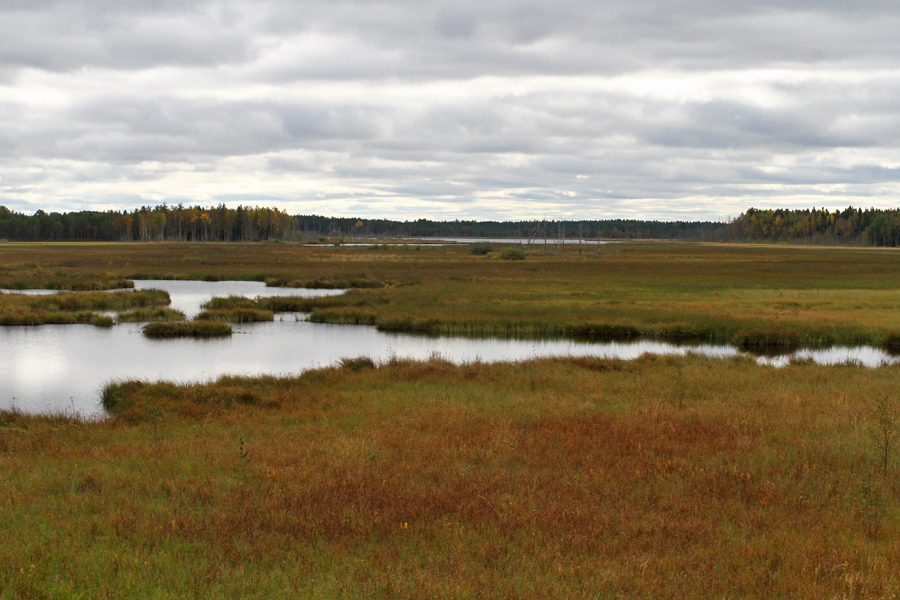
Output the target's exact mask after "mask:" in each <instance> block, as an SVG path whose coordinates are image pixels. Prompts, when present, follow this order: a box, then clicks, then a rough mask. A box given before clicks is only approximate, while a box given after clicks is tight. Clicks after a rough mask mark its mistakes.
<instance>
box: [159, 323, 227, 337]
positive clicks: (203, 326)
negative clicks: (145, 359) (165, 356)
mask: <svg viewBox="0 0 900 600" xmlns="http://www.w3.org/2000/svg"><path fill="white" fill-rule="evenodd" d="M141 331H142V333H143V334H144V335H146V336H147V337H150V338H174V337H195V338H207V337H226V336H229V335H231V334H232V333H233V332H232V329H231V325H229V324H228V323H224V322H221V321H188V322H174V323H148V324H147V325H144V327H143V328H142V329H141Z"/></svg>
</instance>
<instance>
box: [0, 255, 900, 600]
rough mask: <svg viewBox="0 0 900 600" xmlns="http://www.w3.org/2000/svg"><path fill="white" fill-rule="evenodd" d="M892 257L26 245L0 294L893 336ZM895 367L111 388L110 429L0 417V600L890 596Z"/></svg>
mask: <svg viewBox="0 0 900 600" xmlns="http://www.w3.org/2000/svg"><path fill="white" fill-rule="evenodd" d="M178 256H191V257H200V258H198V259H196V260H193V259H192V260H181V259H177V258H176V257H178ZM897 256H898V255H896V254H895V253H893V252H891V251H875V250H862V249H847V248H844V249H835V248H828V249H817V248H789V247H752V246H748V247H742V246H702V245H688V244H644V245H642V244H622V245H617V246H616V247H606V248H603V249H602V251H601V252H600V253H597V254H595V253H594V252H593V251H585V252H584V253H582V254H581V255H579V254H575V253H571V254H567V255H557V254H552V253H551V254H540V255H538V254H536V253H530V254H529V256H528V257H527V259H526V260H523V261H504V260H498V259H497V258H496V257H491V256H475V255H472V254H470V253H469V252H468V250H467V249H465V248H454V247H435V248H423V249H421V250H417V249H414V248H408V249H393V248H387V249H382V248H375V249H370V248H347V247H343V248H305V247H300V246H291V245H285V244H280V245H275V244H273V245H265V244H256V245H249V244H248V245H232V246H224V245H223V246H216V245H201V244H197V245H175V244H152V245H150V244H148V245H138V244H135V245H83V246H77V245H76V246H67V247H62V248H60V247H56V246H52V245H24V244H17V245H6V246H0V266H2V268H3V270H2V271H0V273H2V276H0V278H6V279H5V280H4V281H3V282H2V283H0V286H4V287H5V286H6V285H12V284H15V283H17V282H20V283H28V282H30V284H31V285H34V286H38V285H45V286H53V287H71V286H72V285H73V284H80V285H86V284H87V283H92V284H96V285H102V284H103V283H104V282H106V281H116V280H119V279H128V278H131V277H133V276H135V275H137V274H144V275H150V274H151V272H150V270H149V269H150V268H151V266H152V265H157V268H158V269H160V270H161V269H165V270H164V271H161V272H153V273H152V274H153V275H156V276H160V275H166V276H171V277H196V278H202V277H207V278H210V277H218V278H222V279H225V278H234V277H238V278H244V279H260V280H266V279H273V278H281V279H283V280H286V281H298V280H299V281H306V282H309V281H316V280H317V281H319V282H322V283H323V284H324V283H325V282H328V281H337V280H348V279H350V278H355V279H356V280H365V281H370V282H377V285H378V287H364V288H363V289H360V290H358V291H354V292H352V293H350V294H348V295H346V296H344V297H338V299H331V298H329V299H326V300H325V302H331V303H332V304H323V305H320V306H318V307H312V308H317V312H315V313H314V315H316V314H317V315H318V316H319V318H322V319H323V320H328V319H338V318H339V315H348V314H350V313H351V312H352V311H357V312H360V313H363V312H365V314H368V315H370V316H371V319H372V320H373V321H374V322H376V323H378V324H380V325H382V326H390V324H391V323H392V322H397V321H403V320H406V321H408V322H411V323H413V324H416V323H424V322H431V323H432V325H433V326H434V328H435V329H434V330H450V327H451V325H452V327H453V328H459V329H464V327H463V325H465V326H466V327H468V328H469V331H470V333H473V334H474V333H477V332H479V331H482V332H483V331H489V330H492V328H496V329H498V330H499V329H500V325H503V326H504V327H507V330H506V331H507V333H509V334H525V333H527V332H531V334H534V335H536V334H539V333H541V332H545V331H563V326H565V325H569V324H594V325H600V324H608V325H609V326H616V327H634V328H635V329H637V330H638V331H639V333H640V334H642V335H659V333H658V332H659V331H662V329H654V327H656V328H659V327H660V323H668V324H671V323H680V324H682V326H683V327H684V328H688V327H689V326H693V327H696V328H697V329H698V330H699V329H702V327H706V329H703V331H712V330H713V329H715V328H721V333H720V334H718V335H722V336H729V335H730V336H732V337H733V336H734V335H736V334H737V333H739V332H741V331H750V330H752V329H756V330H760V331H763V330H767V331H774V330H778V331H781V332H783V333H784V334H785V335H794V336H796V339H797V340H806V341H811V340H813V339H814V338H813V336H812V335H811V333H810V332H814V333H815V334H816V335H818V336H820V337H821V336H822V335H823V334H824V333H827V334H828V335H829V336H831V339H841V340H844V339H870V340H873V341H876V342H880V341H883V340H885V339H887V337H888V336H889V335H890V334H891V333H892V332H894V331H898V330H900V323H898V322H897V317H896V315H897V314H898V313H897V308H900V307H898V306H897V303H898V300H897V299H896V295H897V290H898V288H900V285H898V284H900V281H898V273H900V271H898V269H897V266H898V264H897V260H898V259H897ZM32 265H40V267H41V269H40V271H42V273H38V272H37V271H38V269H37V267H36V266H32ZM372 285H375V284H372ZM229 302H230V303H231V304H229ZM238 304H240V301H238V300H236V299H230V300H228V301H222V302H221V303H219V304H216V305H215V306H214V308H216V309H218V310H227V309H228V308H229V306H231V305H238ZM276 304H277V303H276V302H275V301H272V303H271V304H269V305H266V306H262V307H260V308H262V309H265V310H276V311H277V310H278V309H279V307H278V306H277V305H276ZM243 308H254V307H249V306H243ZM510 327H512V329H510ZM716 330H717V329H716ZM666 331H669V330H668V329H666ZM654 332H657V333H654ZM704 335H705V334H704ZM842 336H844V337H842ZM867 336H868V337H867ZM898 376H900V368H898V367H896V366H883V367H880V368H877V369H866V368H862V367H858V366H854V365H852V364H847V365H840V366H830V367H826V366H818V365H814V364H810V363H807V362H794V363H792V364H790V365H788V366H787V367H784V368H780V369H776V368H773V367H768V366H762V365H759V364H757V363H756V362H755V361H753V360H752V359H751V358H747V357H738V358H734V359H724V360H717V359H708V358H703V357H700V356H696V355H688V356H686V357H654V356H645V357H642V358H640V359H637V360H634V361H616V360H597V359H556V360H552V359H546V360H533V361H526V362H522V363H501V364H482V363H473V364H467V365H461V366H456V365H452V364H450V363H448V362H446V361H444V360H442V359H441V358H440V357H434V358H433V359H431V360H428V361H423V362H412V361H404V360H398V359H394V360H389V361H387V362H385V363H383V364H374V363H373V362H372V361H370V360H368V359H366V358H365V357H347V358H346V359H345V360H343V361H342V362H341V364H339V365H335V366H333V367H330V368H325V369H319V370H315V371H309V372H306V373H303V374H300V375H297V376H295V377H283V378H274V377H260V378H238V377H233V378H223V379H221V380H219V381H217V382H213V383H209V384H204V385H177V384H172V383H166V382H110V384H108V385H107V386H106V388H105V389H104V392H103V400H104V403H105V406H106V407H107V409H108V411H109V413H110V417H109V418H107V419H104V420H102V421H85V420H83V419H80V418H78V417H77V415H71V414H70V415H65V414H62V415H49V416H27V415H22V414H19V413H14V412H0V538H2V539H3V544H0V564H3V565H4V567H0V598H3V599H5V598H97V597H99V598H102V597H114V598H115V597H121V598H126V597H127V598H185V597H187V598H238V597H241V598H273V597H291V598H294V597H296V598H359V597H375V598H425V597H429V598H431V597H434V598H598V597H599V598H604V597H634V598H775V597H790V598H893V597H896V596H897V594H898V592H900V575H898V574H900V512H898V508H900V479H898V469H900V465H898V464H897V461H896V458H897V449H896V446H897V444H898V442H900V438H898V437H897V428H898V426H900V412H898V411H900V377H898Z"/></svg>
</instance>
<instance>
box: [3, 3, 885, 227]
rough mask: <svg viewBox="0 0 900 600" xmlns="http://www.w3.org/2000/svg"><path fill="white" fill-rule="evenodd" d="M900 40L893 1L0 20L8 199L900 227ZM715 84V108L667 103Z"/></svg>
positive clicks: (190, 6) (281, 6)
mask: <svg viewBox="0 0 900 600" xmlns="http://www.w3.org/2000/svg"><path fill="white" fill-rule="evenodd" d="M898 25H900V6H898V5H897V4H896V3H894V2H886V1H879V0H861V1H859V2H853V3H848V2H837V1H833V2H818V1H813V0H794V1H788V0H763V1H762V2H757V3H747V2H737V1H724V2H723V1H721V0H673V1H669V2H662V1H661V0H636V1H630V2H626V1H625V0H608V1H604V2H601V3H583V2H575V1H574V0H562V1H559V2H554V3H552V4H548V3H546V2H537V1H515V2H514V1H504V0H498V1H497V2H491V3H485V2H471V1H468V0H463V1H461V2H450V1H449V0H446V1H445V0H441V1H436V2H425V3H422V2H413V1H412V0H408V1H406V0H396V1H387V0H383V1H381V2H375V3H372V2H360V1H336V2H332V1H325V0H321V1H318V0H317V1H309V2H302V3H296V2H287V1H283V0H259V1H254V2H251V1H250V0H234V1H232V2H223V3H213V2H209V1H208V0H196V1H191V2H189V1H174V0H173V1H170V2H151V1H149V0H148V1H146V2H138V3H122V2H113V1H112V0H109V1H106V2H89V1H87V0H85V1H82V2H77V3H70V2H61V1H60V2H27V3H26V2H21V1H17V2H12V1H0V156H2V157H3V159H4V160H3V163H2V164H0V194H3V195H4V196H5V197H7V198H12V199H16V198H20V200H17V202H20V203H23V202H32V199H31V198H32V196H33V194H37V193H46V194H47V197H48V198H51V199H52V198H57V199H59V202H61V203H70V202H72V196H71V192H69V191H67V186H70V185H77V186H81V187H79V189H85V190H91V189H94V188H92V187H91V186H92V185H94V184H97V185H98V186H99V184H101V183H104V184H105V183H110V184H113V183H114V184H117V186H118V187H117V188H116V191H115V192H91V191H88V192H85V193H96V194H99V195H98V196H97V199H96V200H95V201H96V202H97V203H102V202H114V201H118V200H116V199H119V200H121V199H123V198H124V199H133V198H147V197H151V196H152V197H155V198H158V197H160V195H161V194H162V195H165V197H172V198H183V199H185V201H190V200H191V199H190V198H188V197H187V196H184V195H183V194H184V192H182V191H180V190H175V189H169V191H168V192H166V191H160V189H159V188H160V187H161V186H165V185H169V186H171V185H174V184H172V183H167V182H169V179H168V178H182V180H189V181H192V182H197V181H207V182H212V183H215V182H216V181H218V180H222V181H227V178H228V177H229V176H230V174H231V173H233V172H234V171H235V170H237V171H240V170H241V169H245V170H246V172H248V173H250V172H252V173H254V174H255V176H258V178H259V180H260V182H261V183H260V184H259V186H260V187H261V188H265V186H266V181H267V180H269V179H271V180H272V181H275V182H279V181H280V182H283V181H286V180H287V178H293V179H290V180H291V181H316V182H320V185H321V186H322V188H323V189H321V190H318V191H316V192H315V193H314V192H310V191H308V190H305V191H299V190H291V188H290V186H286V185H280V186H279V187H277V189H278V190H280V191H279V192H278V193H277V194H276V193H274V192H273V191H271V190H269V189H262V190H261V191H259V192H258V193H257V192H247V193H245V192H241V193H239V194H237V195H229V194H227V193H226V194H222V193H218V192H216V193H214V194H212V195H211V198H212V199H219V198H221V199H227V200H228V201H239V200H240V201H247V202H249V201H255V200H254V199H258V200H259V201H260V202H269V201H270V200H272V201H273V202H274V200H275V199H277V198H283V199H284V201H285V202H296V203H302V202H313V201H316V202H318V201H319V200H316V199H317V198H320V197H321V198H325V200H323V201H326V202H327V201H328V199H335V198H338V199H344V200H346V199H352V200H353V202H355V203H356V204H352V205H353V206H356V205H359V206H370V207H372V211H373V213H374V214H373V215H371V216H374V215H375V214H378V213H380V212H382V213H389V212H390V211H393V210H394V209H393V208H392V207H391V205H390V203H391V202H392V201H394V200H395V199H404V198H405V199H410V198H419V199H424V200H428V201H430V202H433V203H435V204H437V205H440V206H443V207H445V208H444V209H437V208H429V209H425V208H423V209H422V210H432V211H436V210H446V211H448V212H449V211H452V210H467V211H478V212H479V214H484V215H486V214H495V212H494V211H497V210H499V209H497V208H496V206H493V204H496V203H497V202H501V201H500V200H497V199H500V198H502V199H503V200H502V202H504V203H506V202H509V203H517V202H518V203H520V205H521V206H522V209H521V210H522V211H539V210H540V207H542V206H543V207H545V210H547V211H567V212H573V213H577V212H578V211H579V210H581V211H585V212H586V213H588V212H589V213H590V214H599V213H602V212H604V211H621V212H622V213H623V214H632V213H633V212H634V211H638V210H642V211H647V210H653V211H656V214H657V216H665V215H674V214H681V213H683V212H684V211H685V210H686V209H685V207H684V206H682V205H679V204H678V200H679V199H683V198H694V199H695V200H692V202H706V203H707V204H705V205H703V206H700V205H698V207H697V208H696V210H697V211H706V212H707V213H708V212H709V211H710V210H712V208H711V207H713V206H715V203H716V202H721V203H722V206H727V207H729V209H731V208H733V207H735V206H738V207H739V210H742V209H743V208H746V206H745V205H744V203H745V202H747V199H748V198H765V199H775V200H779V196H778V193H782V194H788V198H787V199H786V200H784V202H789V201H790V197H789V196H790V194H802V195H805V196H817V197H819V196H821V197H823V198H830V197H834V198H843V197H844V196H839V195H835V194H845V195H846V194H850V195H856V196H858V197H866V198H869V197H872V198H879V199H880V200H879V201H882V202H894V201H895V196H890V193H892V192H890V191H888V192H885V190H894V189H895V188H894V187H892V186H894V185H895V184H896V183H897V182H898V170H897V167H896V165H897V161H898V160H900V155H898V147H900V143H898V142H900V114H898V112H900V111H898V106H897V102H896V98H897V97H898V94H900V77H898V76H897V75H896V69H897V67H898V64H897V58H896V57H897V56H900V38H898V36H897V35H896V33H895V31H896V30H897V29H898ZM779 70H780V71H779ZM749 71H753V72H756V73H757V74H756V75H754V76H753V77H749V76H748V78H747V79H746V80H742V79H741V78H740V77H739V76H738V75H735V74H740V73H744V72H749ZM782 71H783V73H782ZM16 73H18V77H17V76H16ZM629 73H645V74H646V76H647V77H650V78H652V77H655V76H659V85H660V86H661V88H660V89H658V90H655V89H646V88H642V89H637V87H635V88H634V89H630V88H629V87H628V86H629V84H628V82H627V81H626V80H621V81H619V80H617V79H616V78H615V76H616V75H622V74H629ZM767 73H768V74H767ZM779 73H781V74H779ZM4 76H5V78H4ZM144 76H146V77H147V78H148V79H147V81H149V82H150V83H147V82H146V81H144V80H143V79H142V77H144ZM694 76H696V77H699V78H701V79H703V81H701V83H699V84H698V89H699V91H698V92H696V95H694V94H693V93H691V92H679V91H675V92H672V91H670V90H666V89H664V88H665V83H666V78H669V79H671V80H679V78H689V77H694ZM754 78H755V79H754ZM117 81H121V85H115V83H116V82H117ZM93 82H97V85H98V89H96V90H92V88H91V86H92V84H93ZM153 82H160V83H161V85H160V86H159V88H158V89H157V88H156V87H155V83H153ZM28 86H35V87H33V88H29V87H28ZM442 86H443V87H442ZM354 90H355V92H354ZM19 92H21V94H19ZM32 98H34V99H36V100H35V101H32V100H31V99H32ZM839 151H846V153H845V154H841V153H840V152H839ZM128 185H130V186H131V187H127V186H128ZM328 185H334V186H336V187H341V188H343V189H344V190H345V191H342V192H340V193H338V192H335V191H333V190H329V189H325V188H326V187H327V186H328ZM824 185H828V186H832V187H831V188H828V189H826V188H825V187H823V186H824ZM122 186H125V187H122ZM201 187H202V186H201ZM832 188H833V189H837V188H840V190H843V191H838V192H834V191H831V190H832ZM122 189H126V190H133V192H131V191H126V192H123V191H122ZM151 189H152V190H153V191H152V194H151V192H150V191H148V190H151ZM272 189H276V188H272ZM29 190H31V191H29ZM779 190H780V192H779ZM29 194H32V196H29ZM166 194H167V195H166ZM279 194H281V195H279ZM879 194H880V195H879ZM481 197H490V198H493V199H494V200H491V201H490V204H492V205H491V206H487V205H483V204H482V203H479V201H478V200H477V199H478V198H481ZM21 198H28V199H27V200H25V199H21ZM384 198H387V199H388V200H384ZM697 198H706V199H707V200H696V199H697ZM241 199H243V200H241ZM775 200H773V201H775ZM779 201H780V200H779ZM629 203H631V204H629ZM66 205H68V204H66ZM504 206H507V205H506V204H504ZM398 210H399V209H398ZM739 210H737V211H734V212H735V213H736V212H739ZM704 214H706V213H704ZM521 216H527V215H524V214H523V215H521ZM645 216H646V215H645Z"/></svg>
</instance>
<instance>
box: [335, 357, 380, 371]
mask: <svg viewBox="0 0 900 600" xmlns="http://www.w3.org/2000/svg"><path fill="white" fill-rule="evenodd" d="M338 364H339V365H340V367H341V368H342V369H350V370H351V371H353V372H358V371H362V370H363V369H374V368H375V361H373V360H372V359H371V358H369V357H368V356H357V357H356V358H349V357H344V358H341V359H340V360H339V361H338Z"/></svg>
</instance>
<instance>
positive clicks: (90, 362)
mask: <svg viewBox="0 0 900 600" xmlns="http://www.w3.org/2000/svg"><path fill="white" fill-rule="evenodd" d="M135 288H136V289H148V288H158V289H164V290H167V291H168V292H169V294H170V295H171V297H172V307H173V308H177V309H179V310H183V311H184V312H185V313H186V314H187V315H188V317H191V316H193V315H195V314H196V313H197V312H199V310H200V303H201V302H202V301H204V300H206V299H208V298H210V297H212V296H227V295H230V294H238V295H242V296H250V297H254V296H260V295H264V296H282V295H304V296H312V295H316V296H319V295H325V294H334V293H341V292H340V291H335V290H306V289H298V288H270V287H265V285H264V284H262V283H258V282H201V281H136V282H135ZM303 318H304V316H303V315H302V314H279V315H276V317H275V319H276V320H275V321H274V322H269V323H254V324H247V325H235V326H234V332H235V333H234V335H233V336H232V337H230V338H220V339H211V340H197V339H166V340H154V339H149V338H147V337H145V336H144V335H143V334H141V325H140V324H136V323H124V324H121V325H116V326H114V327H111V328H108V329H104V328H100V327H94V326H91V325H42V326H40V327H0V409H10V408H17V409H19V410H22V411H24V412H29V413H39V412H55V411H68V412H77V413H80V414H82V415H85V416H93V415H99V414H102V409H101V408H100V400H99V392H100V389H101V388H102V386H103V384H104V383H106V382H108V381H111V380H114V379H145V380H157V379H166V380H170V381H179V382H195V381H201V382H202V381H208V380H212V379H215V378H217V377H219V376H220V375H225V374H235V375H259V374H274V375H291V374H297V373H299V372H301V371H304V370H306V369H311V368H316V367H322V366H329V365H333V364H334V363H336V362H337V361H338V360H340V359H341V358H343V357H357V356H368V357H371V358H372V359H374V360H375V361H376V362H377V361H385V360H388V359H389V358H391V357H392V356H397V357H401V358H420V359H425V358H428V357H430V356H432V355H435V354H439V355H440V356H441V357H443V358H445V359H447V360H451V361H453V362H456V363H464V362H472V361H477V360H481V361H486V362H487V361H500V360H520V359H528V358H536V357H544V356H598V357H609V358H625V359H629V358H636V357H638V356H640V355H641V354H644V353H646V352H651V353H656V354H684V353H686V352H688V351H690V352H696V353H700V354H704V355H708V356H720V357H725V356H733V355H735V354H738V353H739V351H738V350H737V349H736V348H734V347H732V346H721V345H719V346H717V345H706V344H701V345H689V346H686V345H682V346H676V345H672V344H665V343H661V342H653V341H641V342H633V343H619V342H604V343H591V342H579V341H572V340H502V339H469V338H455V337H426V336H415V335H407V334H392V333H384V332H380V331H377V330H376V329H375V328H374V327H368V326H360V325H324V324H318V323H309V322H307V321H305V320H303ZM794 356H797V357H809V358H812V359H813V360H816V361H817V362H821V363H840V362H847V361H853V362H858V363H860V364H863V365H866V366H878V365H880V364H882V363H893V362H896V358H893V357H891V356H889V355H887V354H885V353H884V352H883V351H881V350H879V349H876V348H829V349H826V350H800V351H798V352H796V353H795V354H794ZM758 360H759V361H760V362H765V363H768V364H773V365H781V364H785V363H787V362H788V360H790V357H789V356H781V357H775V358H759V359H758Z"/></svg>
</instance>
